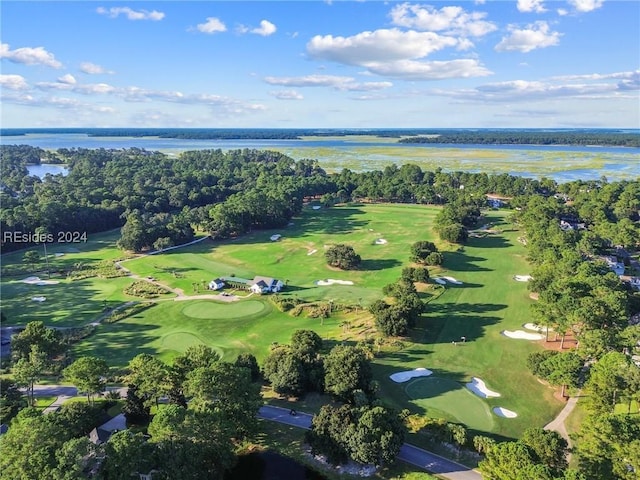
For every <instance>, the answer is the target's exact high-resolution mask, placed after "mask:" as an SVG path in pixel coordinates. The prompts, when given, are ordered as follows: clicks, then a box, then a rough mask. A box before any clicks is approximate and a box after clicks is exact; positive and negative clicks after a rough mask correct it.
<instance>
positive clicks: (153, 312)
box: [73, 299, 341, 366]
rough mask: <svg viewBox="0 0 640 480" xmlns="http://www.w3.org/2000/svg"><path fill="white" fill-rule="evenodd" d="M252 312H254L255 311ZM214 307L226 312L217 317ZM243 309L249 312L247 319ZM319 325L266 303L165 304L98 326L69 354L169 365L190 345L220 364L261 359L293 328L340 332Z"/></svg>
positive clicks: (335, 323)
mask: <svg viewBox="0 0 640 480" xmlns="http://www.w3.org/2000/svg"><path fill="white" fill-rule="evenodd" d="M244 302H247V303H248V307H245V306H244V305H243V303H244ZM206 307H209V308H210V309H211V311H212V312H215V313H213V314H212V315H213V316H212V317H211V318H194V317H192V316H188V315H185V312H188V313H190V312H192V311H193V310H195V311H196V312H204V311H205V309H206ZM257 308H259V309H260V310H259V311H258V312H257V313H255V312H256V310H257ZM217 309H220V311H227V312H229V314H228V315H226V316H220V315H219V311H218V310H217ZM234 310H235V311H234ZM248 311H252V312H254V313H253V314H250V315H247V312H248ZM322 323H323V325H321V322H320V320H319V319H310V318H306V317H302V316H301V317H292V316H290V315H288V314H284V313H281V312H279V311H278V310H276V309H274V308H273V307H272V306H271V305H270V303H269V302H268V300H266V299H261V300H253V299H249V300H245V301H240V302H236V303H232V304H220V303H216V302H214V301H211V300H193V301H180V302H173V301H168V302H160V303H158V304H157V305H155V306H153V307H151V308H149V309H147V310H145V311H143V312H141V313H139V314H136V315H134V316H132V317H129V318H127V319H124V320H121V321H119V322H117V323H113V324H104V325H101V326H99V327H98V328H97V330H96V332H95V333H94V334H93V335H92V336H91V337H89V338H87V339H85V340H84V341H82V342H81V343H80V344H78V345H77V346H76V347H75V348H74V349H73V354H74V356H82V355H98V356H100V357H102V358H104V359H105V360H106V361H107V362H108V363H109V365H112V366H124V365H126V364H127V363H128V362H129V360H131V359H132V358H133V357H135V356H136V355H138V354H140V353H149V354H154V355H155V354H157V355H159V356H160V358H161V359H162V360H164V361H167V362H169V361H171V360H172V359H173V358H174V357H175V356H177V355H180V354H182V353H183V352H184V351H185V350H186V348H187V347H189V346H190V345H196V344H205V345H209V346H211V347H213V348H215V349H216V350H217V351H218V353H220V354H221V356H222V358H223V359H224V360H228V361H233V360H235V358H236V356H237V355H238V354H239V353H242V352H250V353H253V354H254V355H256V357H258V359H259V360H262V359H263V358H264V357H265V356H266V354H267V353H268V351H269V347H270V346H271V344H272V343H273V342H279V343H288V342H289V339H290V337H291V334H292V333H293V332H294V331H295V330H297V329H300V328H309V329H313V330H315V331H316V332H318V334H320V335H321V336H322V337H323V338H335V337H336V336H337V335H338V334H339V332H340V331H341V329H340V326H339V324H340V321H339V320H338V319H337V318H331V319H326V320H324V321H323V322H322Z"/></svg>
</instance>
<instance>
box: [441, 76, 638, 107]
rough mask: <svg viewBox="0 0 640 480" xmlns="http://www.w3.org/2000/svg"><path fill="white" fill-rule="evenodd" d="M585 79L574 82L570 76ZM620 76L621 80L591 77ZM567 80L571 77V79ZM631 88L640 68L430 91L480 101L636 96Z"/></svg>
mask: <svg viewBox="0 0 640 480" xmlns="http://www.w3.org/2000/svg"><path fill="white" fill-rule="evenodd" d="M573 79H575V80H585V81H583V82H580V83H578V82H571V80H573ZM592 79H594V80H603V79H621V81H620V82H617V83H616V82H603V81H600V82H589V80H592ZM566 80H569V81H568V82H567V81H566ZM629 90H640V72H625V74H624V75H622V76H621V75H620V74H605V75H597V74H595V75H574V76H571V75H567V76H566V77H557V79H549V80H546V81H531V80H511V81H506V82H497V83H488V84H485V85H481V86H478V87H476V88H474V89H466V90H433V91H432V92H431V93H433V94H435V95H442V96H447V97H452V98H456V99H461V100H468V101H479V102H489V103H493V102H518V101H543V100H545V99H550V98H584V99H587V98H591V99H593V98H609V99H614V98H634V95H635V98H637V94H635V93H633V94H631V93H629Z"/></svg>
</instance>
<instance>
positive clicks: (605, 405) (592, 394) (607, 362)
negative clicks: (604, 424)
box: [585, 352, 636, 414]
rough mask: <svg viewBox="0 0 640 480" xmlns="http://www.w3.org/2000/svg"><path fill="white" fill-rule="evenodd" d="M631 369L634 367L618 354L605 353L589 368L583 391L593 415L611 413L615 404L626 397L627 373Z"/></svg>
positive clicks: (627, 358) (627, 359)
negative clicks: (587, 395)
mask: <svg viewBox="0 0 640 480" xmlns="http://www.w3.org/2000/svg"><path fill="white" fill-rule="evenodd" d="M632 368H636V367H635V365H633V364H632V363H631V361H630V360H629V357H627V356H626V355H625V354H623V353H620V352H609V353H607V354H606V355H604V356H603V357H602V358H601V359H600V360H598V361H597V362H596V363H595V364H594V365H593V366H592V367H591V370H590V375H589V379H588V380H587V382H586V384H585V389H586V390H587V392H588V393H589V407H590V409H591V410H592V411H593V412H594V413H596V414H602V413H609V412H613V409H614V407H615V405H616V403H618V402H619V401H620V399H621V397H622V398H624V397H625V396H626V390H627V388H628V383H627V379H628V378H629V374H628V371H629V370H630V369H632Z"/></svg>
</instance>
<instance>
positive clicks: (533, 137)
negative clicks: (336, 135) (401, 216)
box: [399, 130, 640, 147]
mask: <svg viewBox="0 0 640 480" xmlns="http://www.w3.org/2000/svg"><path fill="white" fill-rule="evenodd" d="M436 135H437V136H436ZM399 143H417V144H420V143H459V144H480V145H608V146H621V147H640V136H639V135H637V134H632V133H618V132H593V131H577V132H576V131H571V132H569V131H563V132H561V131H551V132H549V131H532V130H502V131H500V130H480V131H468V130H466V131H464V130H463V131H454V132H443V133H439V134H438V133H436V134H435V135H434V134H431V135H429V136H412V137H408V138H403V139H400V140H399Z"/></svg>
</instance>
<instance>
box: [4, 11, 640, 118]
mask: <svg viewBox="0 0 640 480" xmlns="http://www.w3.org/2000/svg"><path fill="white" fill-rule="evenodd" d="M0 14H1V26H2V34H1V41H2V46H1V47H0V58H1V73H0V86H1V95H2V112H1V117H0V119H1V121H2V126H3V127H5V128H8V127H54V126H55V127H76V126H80V127H212V128H213V127H264V128H298V127H301V128H302V127H310V128H314V127H322V128H331V127H333V128H376V127H379V128H390V127H424V128H429V127H431V128H438V127H440V128H450V127H505V128H517V127H555V128H562V127H612V128H618V127H621V128H639V127H640V2H638V1H636V0H623V1H613V0H561V1H553V2H552V1H547V0H512V1H507V0H504V1H496V0H493V1H492V0H484V1H482V0H476V1H472V0H468V1H451V2H449V1H447V2H439V1H432V2H429V1H426V2H383V1H359V2H347V1H339V0H334V1H296V2H286V1H278V2H269V1H255V2H246V1H233V2H218V1H216V2H213V1H197V2H188V1H183V2H174V1H157V2H140V1H129V2H127V1H123V2H119V1H118V2H113V1H91V2H71V1H48V2H34V1H2V3H1V4H0Z"/></svg>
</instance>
